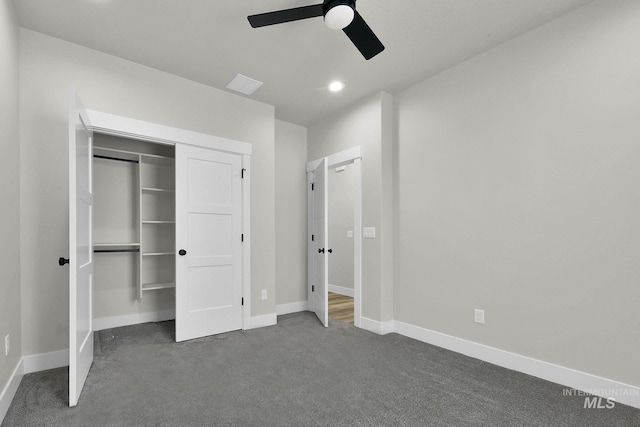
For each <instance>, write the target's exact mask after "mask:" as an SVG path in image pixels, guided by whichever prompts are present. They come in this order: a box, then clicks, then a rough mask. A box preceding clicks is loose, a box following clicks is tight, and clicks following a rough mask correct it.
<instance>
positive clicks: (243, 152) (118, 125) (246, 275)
mask: <svg viewBox="0 0 640 427" xmlns="http://www.w3.org/2000/svg"><path fill="white" fill-rule="evenodd" d="M86 111H87V115H88V116H89V120H90V122H91V126H90V129H91V130H92V131H93V132H94V133H99V134H104V135H111V136H118V137H121V138H127V139H135V140H139V141H146V142H152V143H155V144H163V145H173V146H175V145H176V144H187V145H195V146H198V147H204V148H208V149H211V150H216V151H222V152H226V153H231V154H237V155H240V156H242V161H241V165H242V168H243V169H244V179H242V214H241V217H242V232H243V234H244V244H243V245H242V297H243V298H244V305H243V307H242V329H243V330H245V329H250V328H251V324H252V322H251V209H250V191H249V190H250V188H251V167H250V166H251V153H252V147H251V144H249V143H246V142H241V141H235V140H232V139H227V138H221V137H217V136H214V135H208V134H204V133H199V132H193V131H189V130H185V129H180V128H174V127H171V126H165V125H160V124H157V123H151V122H145V121H142V120H136V119H132V118H129V117H123V116H117V115H115V114H109V113H103V112H101V111H95V110H86ZM176 286H177V283H176Z"/></svg>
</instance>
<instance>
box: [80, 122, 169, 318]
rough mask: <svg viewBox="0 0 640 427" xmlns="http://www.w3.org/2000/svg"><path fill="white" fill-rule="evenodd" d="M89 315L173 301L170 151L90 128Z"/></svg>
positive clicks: (152, 308)
mask: <svg viewBox="0 0 640 427" xmlns="http://www.w3.org/2000/svg"><path fill="white" fill-rule="evenodd" d="M93 185H94V189H93V190H94V191H93V193H94V208H93V209H94V210H93V233H94V236H93V252H94V263H95V266H94V270H95V272H94V298H93V308H94V309H93V312H94V316H93V317H94V319H108V318H112V317H115V316H126V315H134V314H139V313H157V312H158V311H162V310H165V311H171V310H172V309H173V308H174V307H175V262H174V256H175V253H176V248H175V149H174V147H173V146H170V145H160V144H153V143H147V142H142V141H135V140H131V139H125V138H119V137H114V136H108V135H101V134H96V135H94V141H93Z"/></svg>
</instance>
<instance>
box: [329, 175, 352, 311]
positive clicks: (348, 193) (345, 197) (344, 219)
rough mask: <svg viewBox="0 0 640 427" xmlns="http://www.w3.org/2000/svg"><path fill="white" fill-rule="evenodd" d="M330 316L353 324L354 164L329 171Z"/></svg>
mask: <svg viewBox="0 0 640 427" xmlns="http://www.w3.org/2000/svg"><path fill="white" fill-rule="evenodd" d="M327 181H328V188H327V200H328V213H329V222H328V233H329V239H328V241H329V242H330V245H329V246H330V247H331V253H330V254H329V256H328V257H327V259H328V268H329V282H328V287H329V318H332V319H335V320H342V321H344V322H348V323H354V274H353V271H354V242H353V228H354V227H353V208H354V207H353V204H354V188H353V164H348V165H343V166H339V167H336V168H335V169H329V170H328V176H327Z"/></svg>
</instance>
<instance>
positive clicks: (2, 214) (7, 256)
mask: <svg viewBox="0 0 640 427" xmlns="http://www.w3.org/2000/svg"><path fill="white" fill-rule="evenodd" d="M18 34H19V33H18V24H17V20H16V17H15V14H14V11H13V5H12V3H11V1H10V0H2V1H0V58H2V60H0V94H2V95H0V153H2V154H1V155H0V195H2V209H0V242H2V245H0V391H1V390H3V389H4V386H5V384H6V383H7V381H8V380H9V377H10V375H11V374H12V373H13V370H14V369H15V367H16V365H17V364H18V361H19V360H20V357H21V356H22V353H21V351H20V350H21V346H22V345H21V330H20V329H21V326H20V254H19V247H20V170H19V165H20V162H19V156H20V150H19V143H18V141H19V127H18V105H19V104H18V87H19V84H18V82H19V78H18V69H19V67H18ZM7 334H10V336H11V350H10V353H9V357H5V356H4V337H5V335H7ZM0 419H1V418H0Z"/></svg>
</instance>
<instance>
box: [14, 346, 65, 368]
mask: <svg viewBox="0 0 640 427" xmlns="http://www.w3.org/2000/svg"><path fill="white" fill-rule="evenodd" d="M22 364H23V367H24V373H25V374H30V373H32V372H40V371H46V370H47V369H55V368H62V367H63V366H69V350H59V351H52V352H50V353H42V354H32V355H31V356H24V357H23V358H22Z"/></svg>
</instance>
